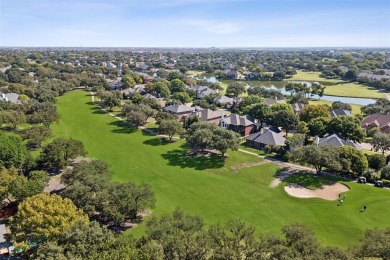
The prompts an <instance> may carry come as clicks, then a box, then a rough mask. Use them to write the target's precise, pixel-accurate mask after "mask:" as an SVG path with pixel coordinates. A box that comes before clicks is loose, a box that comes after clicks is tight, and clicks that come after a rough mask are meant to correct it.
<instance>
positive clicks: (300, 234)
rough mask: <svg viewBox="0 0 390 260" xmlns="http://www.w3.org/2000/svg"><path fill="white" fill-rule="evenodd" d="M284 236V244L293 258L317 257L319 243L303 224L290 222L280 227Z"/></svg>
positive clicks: (319, 250)
mask: <svg viewBox="0 0 390 260" xmlns="http://www.w3.org/2000/svg"><path fill="white" fill-rule="evenodd" d="M282 231H283V233H284V235H285V237H286V240H285V244H286V246H287V247H288V248H289V249H290V250H291V251H292V253H293V256H294V257H293V258H295V259H298V258H299V259H307V258H311V257H314V258H317V259H319V257H315V256H319V254H320V253H321V247H320V244H319V242H318V240H317V238H316V237H315V235H314V233H313V232H312V231H310V230H309V229H308V228H307V227H306V226H305V225H303V224H298V223H295V224H291V225H288V226H285V227H283V228H282Z"/></svg>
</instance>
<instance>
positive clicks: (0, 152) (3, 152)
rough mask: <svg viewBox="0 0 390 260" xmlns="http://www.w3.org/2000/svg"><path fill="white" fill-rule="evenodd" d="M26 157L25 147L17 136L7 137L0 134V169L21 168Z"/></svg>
mask: <svg viewBox="0 0 390 260" xmlns="http://www.w3.org/2000/svg"><path fill="white" fill-rule="evenodd" d="M27 156H28V153H27V149H26V146H25V145H24V144H23V142H22V140H21V138H20V137H19V136H8V135H5V134H2V133H1V132H0V167H5V168H11V167H16V168H22V166H23V163H24V162H25V161H26V159H27Z"/></svg>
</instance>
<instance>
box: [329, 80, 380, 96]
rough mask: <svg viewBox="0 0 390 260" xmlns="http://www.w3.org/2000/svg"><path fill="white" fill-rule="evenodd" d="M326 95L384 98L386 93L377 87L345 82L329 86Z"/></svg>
mask: <svg viewBox="0 0 390 260" xmlns="http://www.w3.org/2000/svg"><path fill="white" fill-rule="evenodd" d="M325 95H331V96H340V97H361V98H384V97H385V95H384V94H383V93H381V92H380V91H378V90H377V89H374V88H370V87H367V86H364V85H361V84H356V83H345V84H338V85H332V86H327V87H326V88H325Z"/></svg>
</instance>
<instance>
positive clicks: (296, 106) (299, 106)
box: [291, 103, 305, 115]
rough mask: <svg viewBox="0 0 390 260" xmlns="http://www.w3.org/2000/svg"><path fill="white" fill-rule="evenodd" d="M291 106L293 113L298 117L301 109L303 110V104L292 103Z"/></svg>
mask: <svg viewBox="0 0 390 260" xmlns="http://www.w3.org/2000/svg"><path fill="white" fill-rule="evenodd" d="M291 106H292V108H293V110H294V113H295V114H296V115H298V114H299V113H300V112H301V111H302V109H304V108H305V104H302V103H294V104H291Z"/></svg>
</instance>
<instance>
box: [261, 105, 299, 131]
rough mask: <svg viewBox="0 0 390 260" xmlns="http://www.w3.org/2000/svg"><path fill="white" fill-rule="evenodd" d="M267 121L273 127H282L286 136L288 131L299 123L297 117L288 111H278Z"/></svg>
mask: <svg viewBox="0 0 390 260" xmlns="http://www.w3.org/2000/svg"><path fill="white" fill-rule="evenodd" d="M267 121H268V123H269V124H271V125H273V126H276V127H282V128H283V129H284V130H285V131H286V136H287V135H288V132H289V131H290V130H293V129H295V127H296V126H297V125H298V122H299V121H298V117H297V116H296V115H295V114H294V113H293V112H291V111H288V110H280V111H277V112H275V113H272V114H271V115H270V116H269V117H268V120H267Z"/></svg>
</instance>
